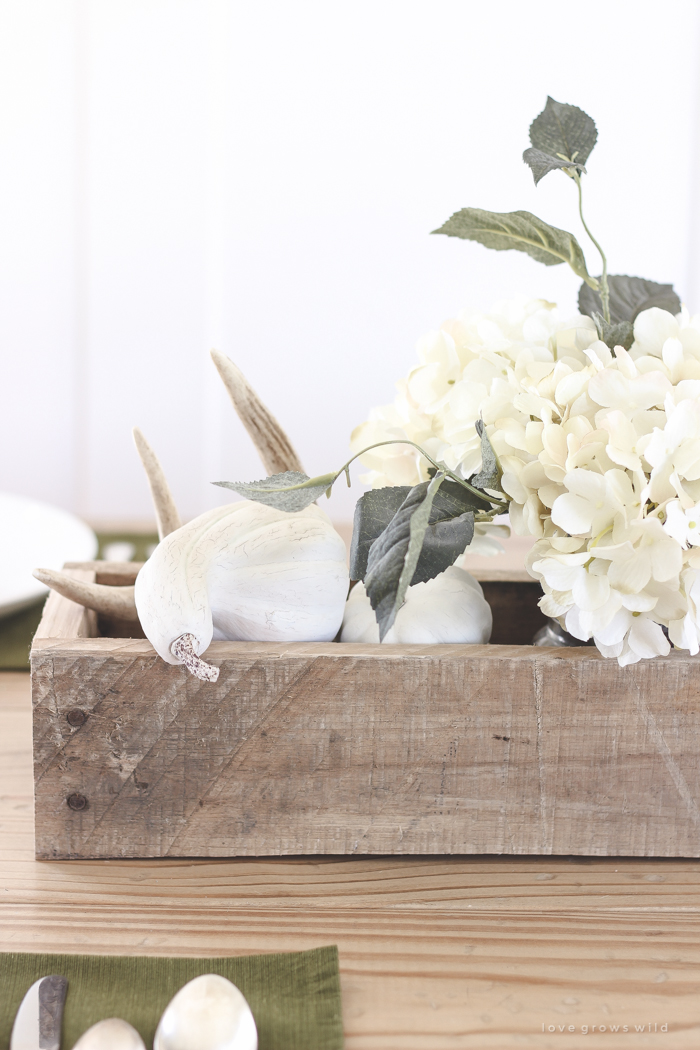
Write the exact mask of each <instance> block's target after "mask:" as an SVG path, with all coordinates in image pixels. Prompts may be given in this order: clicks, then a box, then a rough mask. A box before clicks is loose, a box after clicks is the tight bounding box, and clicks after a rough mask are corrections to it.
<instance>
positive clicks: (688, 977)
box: [0, 673, 700, 1050]
mask: <svg viewBox="0 0 700 1050" xmlns="http://www.w3.org/2000/svg"><path fill="white" fill-rule="evenodd" d="M0 836H1V837H0V948H1V950H3V951H37V952H38V951H69V952H98V953H120V954H122V953H123V954H152V955H228V954H231V955H234V954H245V953H254V952H266V951H292V950H298V949H302V948H312V947H317V946H319V945H323V944H331V943H337V944H338V947H339V950H340V965H341V973H342V987H343V1010H344V1017H345V1030H346V1046H347V1050H448V1048H449V1050H467V1048H468V1050H472V1048H473V1050H477V1048H478V1050H506V1048H507V1050H511V1048H516V1047H551V1048H560V1047H568V1048H571V1050H578V1048H579V1047H582V1046H595V1047H597V1048H600V1050H607V1048H609V1047H633V1046H634V1047H664V1048H668V1050H685V1048H691V1047H692V1048H696V1047H698V1046H699V1045H700V994H699V993H700V889H699V885H698V883H699V877H700V861H697V860H688V861H686V860H649V861H640V860H626V859H623V858H616V859H610V860H587V859H582V858H580V857H578V858H566V857H557V858H552V857H547V858H545V857H539V858H531V859H521V858H519V859H513V858H499V857H469V858H459V857H450V858H447V859H444V860H442V859H436V858H434V857H433V858H425V859H423V858H393V859H388V858H382V857H376V858H372V859H367V858H355V857H352V858H337V859H336V858H325V859H323V860H319V859H309V860H307V859H304V858H297V859H290V858H283V859H279V860H269V859H268V860H260V861H256V860H250V859H245V860H222V861H167V860H165V861H164V860H158V861H87V862H86V861H80V862H76V861H74V862H67V861H62V862H56V861H53V862H48V861H41V862H37V861H35V860H34V852H33V828H32V770H31V731H30V701H29V676H28V675H24V674H12V673H4V674H0ZM615 1025H617V1026H619V1028H618V1030H617V1031H614V1030H613V1029H614V1026H615ZM624 1025H627V1026H628V1028H629V1030H630V1031H629V1032H628V1033H627V1034H625V1033H624V1032H623V1026H624ZM663 1025H666V1026H667V1030H666V1031H662V1030H661V1029H662V1026H663ZM552 1026H553V1027H554V1029H555V1030H554V1032H550V1031H549V1030H548V1029H549V1028H550V1027H552ZM586 1026H587V1028H588V1031H587V1033H584V1032H583V1031H582V1027H586ZM593 1026H595V1029H594V1028H593ZM601 1026H604V1031H601V1030H600V1028H601ZM635 1026H636V1028H637V1029H639V1028H640V1027H641V1026H644V1029H645V1031H644V1033H643V1034H642V1033H641V1032H639V1031H638V1030H637V1031H635ZM649 1026H651V1031H649ZM655 1026H656V1031H654V1028H655ZM543 1027H544V1031H543ZM571 1027H573V1028H574V1029H575V1031H573V1032H571V1031H570V1028H571Z"/></svg>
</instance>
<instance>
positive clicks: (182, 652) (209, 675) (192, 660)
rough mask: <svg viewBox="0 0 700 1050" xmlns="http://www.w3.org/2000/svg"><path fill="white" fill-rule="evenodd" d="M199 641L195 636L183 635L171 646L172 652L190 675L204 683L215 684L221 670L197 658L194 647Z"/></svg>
mask: <svg viewBox="0 0 700 1050" xmlns="http://www.w3.org/2000/svg"><path fill="white" fill-rule="evenodd" d="M196 641H197V639H196V638H195V636H194V635H193V634H181V635H180V637H179V638H176V639H175V641H174V642H173V644H172V645H171V646H170V652H171V653H172V654H173V656H174V657H175V659H176V660H180V661H181V662H182V663H183V664H184V665H185V667H186V668H187V670H188V671H189V672H190V674H193V675H194V676H195V678H200V679H201V680H202V681H203V682H215V681H216V680H217V678H218V677H219V668H218V667H212V665H211V664H208V663H205V661H204V660H202V658H201V657H200V656H197V654H196V652H195V650H194V647H195V643H196Z"/></svg>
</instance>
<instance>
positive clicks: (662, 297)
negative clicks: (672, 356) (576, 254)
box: [578, 274, 681, 345]
mask: <svg viewBox="0 0 700 1050" xmlns="http://www.w3.org/2000/svg"><path fill="white" fill-rule="evenodd" d="M608 288H609V289H610V321H611V323H612V324H616V323H619V322H620V321H629V322H630V323H632V324H634V321H635V318H636V317H637V314H640V313H641V312H642V310H650V309H651V308H652V307H653V306H656V307H658V308H659V309H660V310H668V312H669V313H671V314H677V313H679V312H680V309H681V301H680V299H679V298H678V296H677V295H676V293H675V292H674V290H673V285H672V284H657V283H656V281H645V280H644V278H642V277H627V276H625V275H624V274H614V275H612V276H610V275H608ZM578 308H579V310H580V311H581V313H582V314H588V316H589V317H593V315H594V314H596V313H599V314H602V312H603V304H602V302H601V299H600V295H599V294H598V292H597V291H594V290H593V289H592V288H589V287H588V285H586V284H582V285H581V288H580V289H579V293H578ZM594 320H595V318H594ZM622 345H624V344H622Z"/></svg>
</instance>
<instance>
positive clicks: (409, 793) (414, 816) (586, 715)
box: [32, 562, 700, 859]
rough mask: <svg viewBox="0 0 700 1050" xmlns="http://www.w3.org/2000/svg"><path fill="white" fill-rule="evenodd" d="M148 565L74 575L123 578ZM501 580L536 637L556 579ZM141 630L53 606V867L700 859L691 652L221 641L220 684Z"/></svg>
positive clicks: (37, 689)
mask: <svg viewBox="0 0 700 1050" xmlns="http://www.w3.org/2000/svg"><path fill="white" fill-rule="evenodd" d="M135 570H136V567H135V566H134V565H132V564H129V565H116V564H109V563H99V562H96V563H91V564H89V565H81V566H77V565H76V566H73V567H71V569H70V571H71V572H73V573H74V574H75V575H76V576H77V577H78V578H82V579H97V581H98V582H104V583H113V584H114V583H123V582H128V581H130V580H133V577H134V573H135ZM491 576H492V579H490V580H487V581H485V582H484V584H483V585H484V588H485V590H486V592H487V594H488V597H489V599H490V600H491V602H492V605H493V607H494V614H495V620H496V631H495V633H494V638H495V640H496V641H498V642H506V641H512V642H519V643H525V642H526V641H527V640H529V639H530V638H531V637H532V634H533V632H534V631H535V630H536V629H537V627H538V626H539V617H540V613H539V610H538V609H537V607H536V601H537V586H536V585H535V584H533V583H527V582H525V580H524V579H520V580H512V579H511V580H499V579H498V574H497V573H496V574H493V573H492V574H491ZM494 576H495V578H493V577H494ZM518 595H519V597H520V599H521V601H520V603H519V605H518V606H517V615H516V616H512V615H511V616H508V615H507V611H508V610H509V609H510V610H511V612H512V611H513V609H514V606H513V605H512V604H511V602H512V599H513V597H515V596H518ZM125 633H127V632H126V630H125V625H124V624H115V623H112V624H110V623H104V622H101V623H98V622H97V618H96V617H95V614H94V613H87V612H85V611H84V610H83V609H82V608H81V607H80V606H76V605H74V604H73V603H72V602H70V601H67V600H66V599H64V598H61V597H59V596H58V595H56V594H53V593H52V594H51V595H50V597H49V599H48V601H47V604H46V610H45V614H44V618H43V620H42V623H41V626H40V628H39V631H38V633H37V636H36V639H35V641H34V646H33V650H32V677H33V704H34V773H35V784H36V853H37V856H38V857H40V858H46V859H48V858H78V857H232V856H262V855H281V854H352V853H357V854H361V853H374V854H399V853H405V854H427V853H441V854H445V853H452V854H459V853H462V854H465V853H512V854H588V855H591V856H610V855H629V856H687V857H696V856H700V768H699V765H700V763H699V761H698V753H699V749H700V662H698V661H696V660H694V659H692V658H690V657H688V656H683V655H680V654H678V653H676V654H672V655H671V656H669V657H668V658H666V659H659V660H654V661H642V662H641V663H639V664H637V665H636V666H633V667H628V668H624V669H621V668H619V667H618V666H617V663H616V662H615V661H611V660H604V659H602V658H601V657H600V656H599V655H598V654H597V653H596V651H595V650H594V649H591V648H585V647H582V648H576V649H538V648H533V647H532V646H529V645H526V644H510V645H508V644H492V645H488V646H457V645H455V646H452V645H441V646H420V645H416V646H398V645H396V646H388V645H382V646H378V645H377V646H372V645H339V644H333V643H325V644H294V645H284V644H271V643H238V642H219V643H214V644H213V645H212V646H211V648H210V649H209V650H208V655H207V659H209V660H212V661H213V662H216V663H218V664H220V666H221V675H220V678H219V681H218V682H217V683H216V684H205V683H201V682H199V681H197V680H196V679H194V678H192V677H190V676H189V675H188V674H187V672H186V671H185V670H184V669H181V668H178V667H171V666H168V665H166V664H165V663H163V661H162V660H160V659H158V658H157V657H156V655H155V653H154V651H153V649H152V648H151V646H150V644H149V643H148V642H147V641H146V640H145V639H129V638H125V637H121V635H124V634H125ZM105 635H108V636H105Z"/></svg>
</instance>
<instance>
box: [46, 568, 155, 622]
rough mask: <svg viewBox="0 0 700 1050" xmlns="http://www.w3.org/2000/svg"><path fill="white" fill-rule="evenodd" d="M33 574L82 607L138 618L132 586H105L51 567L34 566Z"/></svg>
mask: <svg viewBox="0 0 700 1050" xmlns="http://www.w3.org/2000/svg"><path fill="white" fill-rule="evenodd" d="M33 575H34V576H35V578H36V579H37V580H41V582H42V583H45V584H46V586H47V587H50V588H51V589H52V590H54V591H58V593H59V594H62V595H63V597H64V598H70V600H71V601H73V602H77V603H78V605H84V606H85V608H86V609H94V610H95V612H98V613H104V615H105V616H114V617H116V618H117V619H119V620H137V621H138V618H139V617H138V613H137V612H136V604H135V602H134V588H133V587H105V585H104V584H102V583H83V582H81V581H80V580H74V579H73V577H72V576H67V575H66V574H65V573H64V572H56V571H54V569H35V570H34V574H33Z"/></svg>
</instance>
